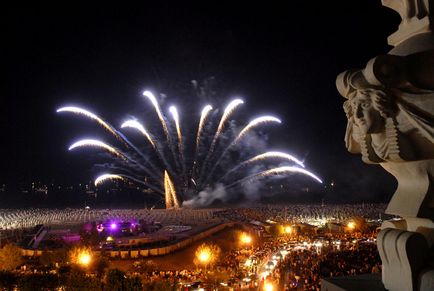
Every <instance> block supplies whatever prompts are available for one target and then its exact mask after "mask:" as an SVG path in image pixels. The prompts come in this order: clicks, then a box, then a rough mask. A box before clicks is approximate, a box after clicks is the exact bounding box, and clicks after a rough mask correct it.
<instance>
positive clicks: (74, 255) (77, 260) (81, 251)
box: [69, 247, 92, 267]
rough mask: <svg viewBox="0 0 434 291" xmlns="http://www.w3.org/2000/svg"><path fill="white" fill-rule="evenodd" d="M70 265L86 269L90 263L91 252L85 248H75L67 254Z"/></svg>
mask: <svg viewBox="0 0 434 291" xmlns="http://www.w3.org/2000/svg"><path fill="white" fill-rule="evenodd" d="M69 257H70V260H71V262H72V263H74V264H77V265H81V266H83V267H87V266H88V265H89V264H90V263H91V262H92V250H91V249H90V248H87V247H76V248H73V249H72V250H71V251H70V252H69Z"/></svg>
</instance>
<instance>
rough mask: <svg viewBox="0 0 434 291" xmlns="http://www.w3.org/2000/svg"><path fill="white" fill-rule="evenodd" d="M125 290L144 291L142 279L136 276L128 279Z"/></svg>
mask: <svg viewBox="0 0 434 291" xmlns="http://www.w3.org/2000/svg"><path fill="white" fill-rule="evenodd" d="M125 285H126V286H125V287H126V288H125V290H131V291H141V290H143V285H142V280H141V279H140V277H137V276H134V277H131V278H128V279H127V282H126V284H125Z"/></svg>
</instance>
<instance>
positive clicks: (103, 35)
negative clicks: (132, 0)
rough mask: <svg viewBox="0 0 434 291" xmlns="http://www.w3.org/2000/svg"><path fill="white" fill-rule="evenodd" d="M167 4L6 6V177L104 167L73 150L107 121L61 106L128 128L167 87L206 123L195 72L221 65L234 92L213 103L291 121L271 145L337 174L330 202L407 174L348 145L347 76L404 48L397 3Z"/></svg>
mask: <svg viewBox="0 0 434 291" xmlns="http://www.w3.org/2000/svg"><path fill="white" fill-rule="evenodd" d="M160 2H162V4H159V5H158V6H157V4H152V5H150V4H146V5H143V6H135V5H132V4H122V6H108V5H107V3H104V2H101V3H102V4H101V5H100V6H97V7H91V6H89V5H83V6H74V5H70V6H68V5H64V4H62V5H60V4H59V6H55V5H46V6H44V5H34V6H25V5H24V4H23V5H21V6H19V7H11V8H8V9H5V10H4V13H6V17H5V18H4V20H3V22H4V24H3V25H2V26H3V31H4V33H3V34H2V39H3V45H2V48H3V49H2V51H3V53H2V60H3V65H2V67H3V68H5V70H4V72H5V73H6V79H3V80H4V83H3V84H4V85H3V86H2V88H3V90H2V99H1V100H2V105H1V114H0V126H1V132H2V142H1V143H0V144H1V152H2V161H1V163H0V172H1V175H0V183H6V184H8V185H17V184H20V183H21V184H22V183H29V182H31V181H33V180H41V181H44V182H46V183H51V182H55V183H79V182H84V181H88V180H91V179H93V178H94V176H93V172H91V169H92V163H93V162H94V161H93V158H92V157H89V156H90V155H92V152H90V153H89V152H81V153H80V152H79V151H77V152H72V153H71V152H68V151H67V147H68V145H69V144H71V143H72V142H73V141H75V140H77V138H79V137H84V136H92V137H103V136H104V134H105V133H104V131H103V130H101V129H100V128H99V127H98V126H96V125H95V124H94V123H92V122H90V121H88V120H86V119H85V118H80V117H77V116H73V115H72V114H64V115H61V116H60V115H59V114H56V112H55V111H56V109H57V108H58V107H60V106H63V105H70V104H74V105H81V106H83V107H85V108H89V109H90V110H92V111H94V112H96V113H97V114H99V115H100V116H102V117H104V118H105V119H106V120H108V121H109V122H110V123H111V124H113V125H116V126H119V125H120V123H121V122H122V121H123V120H124V119H125V118H126V117H129V116H130V115H129V114H131V115H136V116H140V117H141V118H142V120H143V119H144V118H143V115H140V114H147V113H150V114H153V113H152V112H153V111H152V110H151V109H152V108H150V105H149V104H148V103H146V102H145V101H144V99H143V97H142V96H141V92H142V91H143V90H144V89H153V90H155V92H161V93H165V94H166V95H167V98H166V100H165V102H164V103H163V104H162V107H163V108H167V107H168V106H169V105H171V104H176V105H177V106H178V108H179V110H180V114H181V118H183V119H184V120H189V118H190V120H194V122H196V120H197V119H198V117H199V114H200V110H201V108H202V106H203V105H204V104H205V101H204V100H198V99H197V98H196V97H195V96H194V95H193V94H190V95H189V94H188V92H190V91H189V84H190V81H191V80H193V79H194V80H198V81H201V80H204V79H206V78H209V77H211V76H213V77H215V80H216V84H217V85H216V88H217V89H218V90H219V92H220V96H221V97H220V98H217V100H214V101H213V100H211V101H210V102H211V103H213V105H214V107H220V108H221V107H223V106H225V105H226V104H227V101H229V100H230V98H232V97H233V96H242V97H243V99H244V100H245V102H246V103H245V105H244V107H243V109H242V110H241V111H240V115H239V117H240V119H242V120H245V121H248V120H249V119H250V118H251V117H255V116H258V115H259V114H265V113H271V114H274V115H276V116H278V117H279V118H281V119H282V121H283V125H281V126H280V127H279V128H278V129H272V130H271V133H270V136H269V145H270V148H273V149H283V150H287V151H288V152H291V153H293V154H295V155H296V156H298V157H301V158H304V159H305V162H306V165H307V166H308V167H309V168H310V169H312V171H314V172H315V173H318V175H319V176H321V177H322V178H323V180H324V181H326V183H330V181H331V180H334V181H335V184H336V187H335V188H336V189H335V190H334V192H333V193H326V194H325V199H328V198H330V199H334V200H336V201H342V202H345V201H354V200H375V201H386V200H388V198H390V196H391V194H392V192H393V189H394V179H393V178H392V177H391V176H390V175H389V174H387V173H386V172H385V171H384V170H383V169H381V167H380V166H373V165H365V164H363V163H362V161H361V157H360V156H357V155H352V154H349V153H348V152H347V150H346V148H345V144H344V133H345V126H346V117H345V114H344V112H343V109H342V103H343V101H344V99H343V98H342V97H341V96H340V95H339V94H338V92H337V90H336V87H335V79H336V76H337V75H338V74H339V73H340V72H342V71H344V70H347V69H350V68H360V67H362V66H364V65H365V64H366V62H367V61H368V60H369V59H371V58H373V57H375V56H376V55H379V54H385V53H387V52H388V51H389V50H390V49H391V47H390V46H388V45H387V36H388V35H390V34H391V33H392V32H394V31H395V30H396V29H397V27H398V24H399V22H400V18H399V16H398V14H397V13H395V12H394V11H392V10H390V9H388V8H385V7H382V6H381V1H379V0H378V1H366V0H357V1H356V0H352V1H285V2H287V3H286V4H285V5H283V4H280V5H277V4H273V5H270V4H268V5H265V3H264V2H261V4H252V2H251V1H250V2H245V3H246V4H245V5H243V6H237V7H236V6H234V4H225V3H224V2H221V1H219V2H218V3H217V4H210V3H208V1H205V2H202V4H195V5H193V4H188V3H187V2H185V1H183V2H185V3H182V4H179V5H174V4H172V3H169V1H167V2H163V1H160ZM317 2H321V3H317ZM71 3H72V2H71ZM71 3H70V4H71ZM196 111H197V112H196ZM190 123H192V122H190ZM272 127H273V128H274V126H272ZM355 197H356V198H357V199H356V198H355Z"/></svg>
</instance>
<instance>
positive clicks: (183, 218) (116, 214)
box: [0, 208, 220, 230]
mask: <svg viewBox="0 0 434 291" xmlns="http://www.w3.org/2000/svg"><path fill="white" fill-rule="evenodd" d="M214 211H215V210H214V209H182V210H181V211H176V210H173V211H172V210H170V211H168V210H166V209H85V208H83V209H79V208H66V209H40V208H34V209H0V230H2V229H9V230H10V229H21V228H31V227H34V226H35V225H38V224H44V225H67V224H81V223H85V222H90V221H105V220H108V219H113V220H120V221H123V220H131V219H137V218H140V219H143V220H145V221H150V222H154V221H158V222H160V223H161V224H163V225H167V224H187V225H195V224H197V223H198V222H200V223H202V224H208V223H213V222H217V221H219V220H220V219H219V218H217V217H215V216H214V215H213V213H214Z"/></svg>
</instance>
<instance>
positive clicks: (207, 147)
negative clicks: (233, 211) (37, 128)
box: [57, 91, 322, 208]
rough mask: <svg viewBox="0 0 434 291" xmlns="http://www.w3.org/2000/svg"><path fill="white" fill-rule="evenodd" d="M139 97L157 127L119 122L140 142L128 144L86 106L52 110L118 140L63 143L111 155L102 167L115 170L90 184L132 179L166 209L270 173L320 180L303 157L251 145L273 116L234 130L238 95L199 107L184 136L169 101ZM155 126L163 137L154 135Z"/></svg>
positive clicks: (201, 201) (199, 203) (202, 202)
mask: <svg viewBox="0 0 434 291" xmlns="http://www.w3.org/2000/svg"><path fill="white" fill-rule="evenodd" d="M143 96H145V97H146V98H147V99H148V100H149V101H150V102H151V105H152V106H153V108H154V110H155V113H156V115H157V117H158V120H159V122H160V124H161V128H160V129H158V128H157V129H155V130H152V131H150V130H149V128H145V126H144V125H143V124H144V123H141V122H140V121H139V120H137V119H135V118H130V119H128V120H126V121H124V122H123V123H122V124H121V126H120V127H121V128H122V129H123V130H125V132H128V133H129V134H131V135H133V134H134V130H136V131H137V132H139V133H140V134H141V135H142V136H143V137H144V140H145V142H144V143H142V144H140V145H137V143H136V144H133V143H132V142H131V141H129V140H128V139H127V138H126V137H125V135H124V134H123V133H121V132H119V131H118V130H116V129H115V128H114V127H113V126H111V125H110V124H109V123H107V122H106V121H104V120H103V119H102V118H100V117H99V116H97V115H96V114H94V113H92V112H90V111H88V110H86V109H83V108H79V107H75V106H67V107H62V108H59V109H58V110H57V112H58V113H62V112H70V113H75V114H79V115H83V116H86V117H88V118H90V119H91V120H95V121H96V122H97V123H98V124H99V125H101V126H102V127H103V128H105V129H106V130H107V131H108V132H109V133H111V134H112V135H113V136H114V137H115V138H116V139H117V140H116V142H117V143H118V144H120V147H119V148H116V147H114V146H112V145H110V144H107V143H105V142H103V141H101V140H97V139H82V140H79V141H77V142H75V143H73V144H72V145H71V146H70V147H69V150H73V149H78V148H83V147H96V148H100V149H103V150H105V151H107V152H109V153H110V154H111V156H112V157H114V159H113V161H112V163H111V164H110V165H109V166H107V169H106V170H107V171H109V170H110V171H114V170H116V173H104V174H102V175H99V176H98V177H97V178H96V179H95V185H96V186H98V185H101V184H102V183H103V182H106V181H109V180H119V181H124V182H134V183H137V184H140V185H142V186H143V187H144V188H149V189H152V190H153V191H154V192H155V193H157V194H159V195H162V196H164V198H165V202H166V208H179V207H181V206H206V204H210V202H212V201H213V198H212V196H213V195H212V192H213V190H212V189H217V188H218V189H219V192H220V196H221V195H222V194H221V193H222V192H224V193H225V194H224V195H228V194H229V193H230V192H231V191H238V192H239V191H242V189H241V188H242V185H244V184H246V183H251V182H252V181H259V180H261V181H262V180H264V179H267V178H269V177H272V176H288V175H293V174H301V175H304V176H306V177H309V178H312V179H313V180H314V181H316V182H319V183H322V181H321V179H320V178H319V177H318V176H316V175H315V174H314V173H312V172H310V171H308V170H307V169H306V168H305V165H304V162H303V161H300V160H299V159H297V158H296V157H294V156H293V155H291V154H288V153H284V152H277V151H268V152H265V153H258V152H257V151H256V150H255V144H254V142H251V141H249V138H248V137H249V135H252V136H255V137H257V135H256V133H255V129H257V128H258V127H260V126H262V125H266V124H272V123H274V124H280V123H281V120H280V119H278V118H276V117H274V116H269V115H267V116H261V117H258V118H255V119H253V120H252V121H250V122H249V123H248V124H247V125H245V126H244V127H242V128H241V129H238V127H237V126H234V124H236V122H235V121H234V120H231V117H232V116H233V115H234V114H235V111H236V110H237V108H238V107H239V106H241V105H242V104H244V101H243V100H241V99H238V98H237V99H234V100H232V101H230V102H229V103H228V105H227V106H226V108H225V109H224V111H223V114H221V116H220V118H219V111H218V110H216V109H213V107H212V106H211V105H206V106H205V107H203V109H202V111H201V114H200V119H199V122H198V127H197V129H196V131H195V132H194V136H192V138H191V139H189V138H188V136H184V134H185V133H186V132H187V133H188V131H185V129H184V130H182V128H183V127H182V124H181V118H180V114H179V111H178V109H177V107H175V106H170V107H169V108H168V112H169V113H170V114H169V115H168V116H166V115H165V114H164V113H163V111H162V109H161V107H160V105H159V102H158V100H157V98H156V97H155V95H154V94H153V93H152V92H150V91H145V92H143ZM131 129H132V130H131ZM161 129H162V133H164V138H162V135H161V134H159V132H161ZM259 138H260V137H259ZM190 148H191V150H190ZM246 149H249V150H246ZM273 161H277V162H278V167H275V166H274V167H273V166H272V165H270V162H273ZM258 164H260V165H259V166H258ZM251 165H254V167H251ZM237 189H238V190H237ZM240 189H241V190H240ZM205 196H211V199H208V198H207V199H205V200H206V202H205V200H204V199H203V198H204V197H205ZM220 198H221V197H220ZM196 202H197V203H196Z"/></svg>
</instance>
